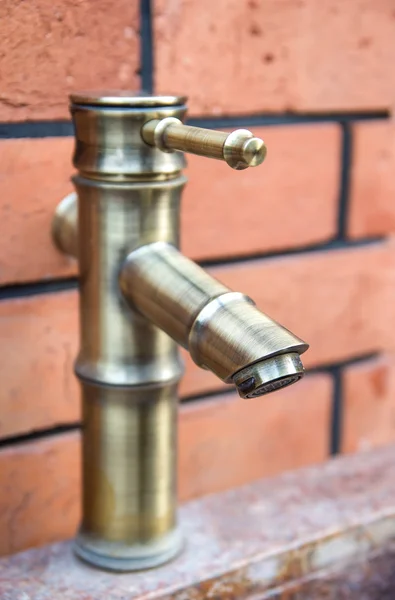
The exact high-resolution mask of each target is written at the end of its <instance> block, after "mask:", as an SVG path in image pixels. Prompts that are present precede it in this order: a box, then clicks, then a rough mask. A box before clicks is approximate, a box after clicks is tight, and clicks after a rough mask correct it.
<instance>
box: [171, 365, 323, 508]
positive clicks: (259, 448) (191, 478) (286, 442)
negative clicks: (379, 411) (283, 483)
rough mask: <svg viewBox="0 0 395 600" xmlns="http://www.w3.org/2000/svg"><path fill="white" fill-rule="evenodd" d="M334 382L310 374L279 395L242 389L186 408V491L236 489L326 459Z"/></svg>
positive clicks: (190, 494)
mask: <svg viewBox="0 0 395 600" xmlns="http://www.w3.org/2000/svg"><path fill="white" fill-rule="evenodd" d="M331 397H332V382H331V379H330V377H328V376H326V375H320V376H314V377H312V376H310V377H308V378H306V379H305V380H304V381H302V382H301V383H299V384H298V385H294V386H292V387H290V388H288V389H285V390H282V391H279V392H278V393H276V396H272V397H266V398H254V399H253V400H252V401H251V402H250V401H248V402H246V401H245V400H242V399H240V398H239V397H238V396H237V395H236V394H227V395H226V396H225V397H223V398H219V399H215V400H207V401H205V402H199V403H196V404H187V405H185V406H183V407H182V408H181V427H180V467H179V480H180V496H181V498H182V499H184V500H185V499H190V498H195V497H197V496H202V495H204V494H207V493H212V492H220V491H223V490H227V489H231V488H233V487H237V486H240V485H243V484H245V483H248V482H250V481H253V480H255V479H259V478H261V477H266V476H269V475H274V474H277V473H280V472H282V471H284V470H289V469H295V468H297V467H300V466H302V465H307V464H312V463H315V462H320V461H322V460H325V458H326V456H327V454H328V448H329V439H328V434H329V411H330V405H331Z"/></svg>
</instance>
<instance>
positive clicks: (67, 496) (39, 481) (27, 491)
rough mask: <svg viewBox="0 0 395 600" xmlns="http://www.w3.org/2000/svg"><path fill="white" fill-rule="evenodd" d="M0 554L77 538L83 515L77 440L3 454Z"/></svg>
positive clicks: (73, 437) (24, 446)
mask: <svg viewBox="0 0 395 600" xmlns="http://www.w3.org/2000/svg"><path fill="white" fill-rule="evenodd" d="M0 485H1V490H2V493H1V496H0V555H5V554H12V553H14V552H18V551H19V550H24V549H25V548H31V547H32V546H40V545H41V544H46V543H50V542H54V541H56V540H61V539H63V538H67V537H70V536H72V535H74V533H75V531H76V528H77V524H78V520H79V514H80V507H79V502H80V500H79V499H80V443H79V435H78V434H76V433H69V434H63V435H59V436H57V437H54V438H51V439H48V440H40V441H37V442H34V443H32V442H31V443H27V444H21V445H20V446H18V447H15V446H11V447H9V448H3V449H2V450H1V451H0Z"/></svg>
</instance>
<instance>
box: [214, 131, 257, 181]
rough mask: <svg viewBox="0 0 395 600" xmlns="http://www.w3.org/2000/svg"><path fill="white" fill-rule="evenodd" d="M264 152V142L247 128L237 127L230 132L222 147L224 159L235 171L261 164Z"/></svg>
mask: <svg viewBox="0 0 395 600" xmlns="http://www.w3.org/2000/svg"><path fill="white" fill-rule="evenodd" d="M266 153H267V148H266V145H265V142H264V141H263V140H261V139H260V138H257V137H254V136H253V135H252V133H251V131H248V130H247V129H237V130H236V131H233V132H232V133H230V134H229V135H228V137H227V138H226V140H225V144H224V147H223V157H224V160H225V161H226V162H227V163H228V165H229V166H230V167H232V169H236V170H237V171H240V170H242V169H247V168H248V167H257V166H258V165H260V164H262V163H263V161H264V160H265V157H266Z"/></svg>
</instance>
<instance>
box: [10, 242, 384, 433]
mask: <svg viewBox="0 0 395 600" xmlns="http://www.w3.org/2000/svg"><path fill="white" fill-rule="evenodd" d="M394 263H395V252H394V242H393V241H389V242H383V243H377V244H373V245H368V246H363V247H360V248H354V249H348V250H336V251H332V252H314V253H311V254H300V255H294V256H289V257H283V258H273V259H270V260H255V261H247V262H240V263H237V264H234V265H228V266H221V267H215V268H212V269H210V272H211V273H212V274H213V275H214V276H216V277H218V278H219V279H220V280H222V281H223V282H224V283H225V284H227V285H229V286H230V287H231V288H232V289H235V290H239V291H242V292H244V293H246V294H248V295H250V296H251V297H252V298H253V299H254V300H255V301H256V302H257V304H258V306H259V307H260V308H261V309H262V310H263V311H265V312H266V313H267V314H269V315H270V316H271V317H273V318H275V319H276V320H277V321H279V322H280V323H281V324H283V325H284V326H286V327H288V328H289V329H290V330H291V331H293V332H294V333H295V334H296V335H299V336H300V337H301V338H303V339H305V340H306V341H307V342H308V343H309V344H310V349H309V350H308V351H307V352H306V353H305V355H304V363H305V364H306V365H307V366H313V365H320V364H325V363H330V362H333V361H339V360H342V359H347V358H350V357H354V356H355V355H357V356H358V355H363V354H366V353H370V352H375V351H380V350H383V349H391V348H393V346H394V340H393V336H392V331H393V327H392V325H391V323H393V322H394V319H395V314H394V306H395V302H394V294H395V264H394ZM394 326H395V325H394ZM0 339H1V340H2V342H3V344H4V347H6V348H7V352H6V353H4V354H3V355H2V360H1V361H0V381H1V382H2V385H1V388H0V402H1V406H2V413H1V415H0V424H1V426H0V437H4V436H8V435H15V434H17V433H23V432H25V431H27V430H28V431H30V430H31V429H35V428H43V427H50V426H53V425H54V424H59V423H62V422H70V421H74V420H75V419H76V418H78V405H77V386H76V383H75V379H74V375H73V369H72V365H73V361H74V358H75V356H76V354H77V349H78V342H77V292H62V293H54V294H48V295H37V296H31V297H26V298H20V299H13V300H4V301H2V302H0ZM184 356H185V352H184ZM186 363H187V364H186V367H187V369H186V374H185V376H184V378H183V379H182V382H181V387H180V391H181V395H182V396H183V397H185V396H191V395H199V394H203V395H204V394H205V393H207V392H211V391H216V390H219V389H221V388H222V389H226V390H228V389H230V388H228V387H227V386H226V385H225V384H223V383H222V382H221V381H220V380H219V379H218V378H217V377H215V376H214V375H213V374H212V373H210V372H209V371H205V370H203V369H200V368H199V367H197V366H196V365H195V364H194V363H192V360H191V359H190V358H189V357H186Z"/></svg>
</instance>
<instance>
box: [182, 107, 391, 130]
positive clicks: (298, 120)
mask: <svg viewBox="0 0 395 600" xmlns="http://www.w3.org/2000/svg"><path fill="white" fill-rule="evenodd" d="M389 116H390V115H389V113H388V112H386V111H377V112H368V113H314V114H297V113H282V114H275V113H272V114H271V113H268V114H265V113H262V114H256V115H254V114H252V115H237V116H229V117H228V116H224V117H209V116H202V117H191V118H189V119H187V121H186V122H187V123H188V125H194V126H196V127H205V128H207V129H216V128H218V127H253V126H255V127H259V126H273V125H301V124H309V123H312V124H313V123H346V122H354V121H374V120H381V119H388V118H389Z"/></svg>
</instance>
